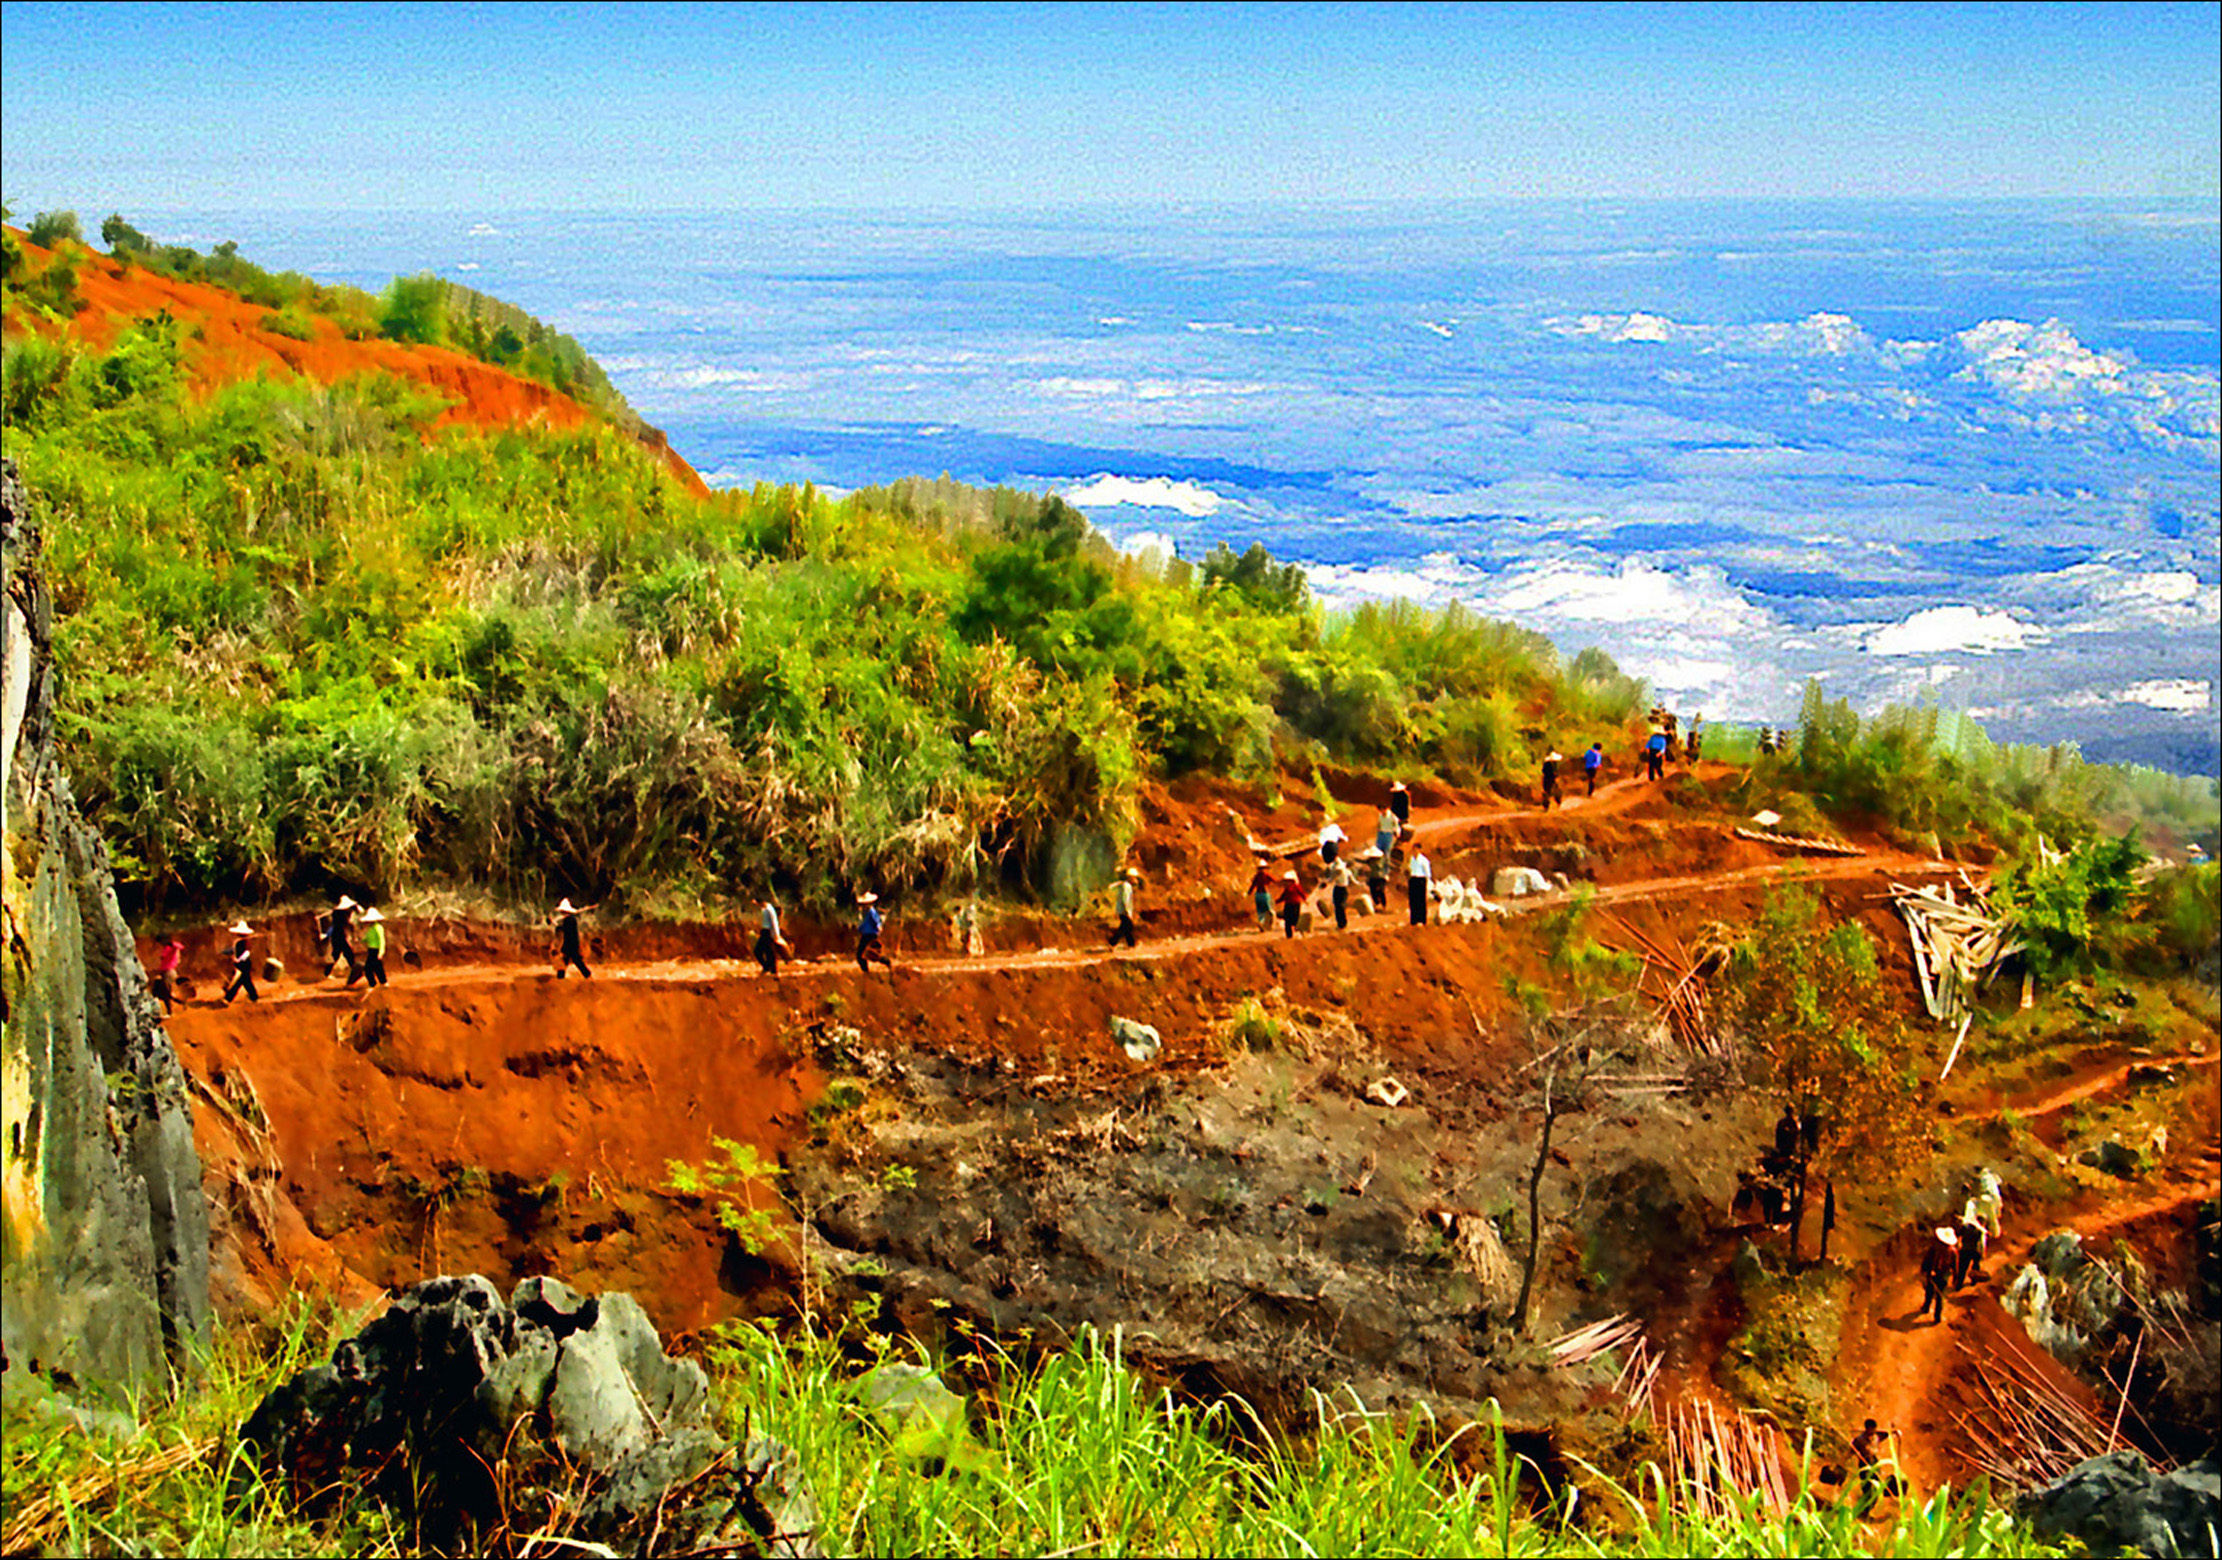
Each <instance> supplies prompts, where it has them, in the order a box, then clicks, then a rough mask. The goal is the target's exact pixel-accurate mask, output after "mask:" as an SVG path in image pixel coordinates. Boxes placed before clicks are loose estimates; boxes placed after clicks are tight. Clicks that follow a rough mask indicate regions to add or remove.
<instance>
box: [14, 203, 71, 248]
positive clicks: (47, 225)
mask: <svg viewBox="0 0 2222 1560" xmlns="http://www.w3.org/2000/svg"><path fill="white" fill-rule="evenodd" d="M23 236H24V237H25V238H27V239H29V240H30V241H31V242H32V243H34V244H36V245H38V246H39V248H41V249H52V248H53V247H54V246H55V245H57V244H61V243H71V244H82V243H83V242H85V230H84V229H83V228H82V227H80V226H78V223H77V213H76V212H74V211H42V212H40V213H39V214H38V215H37V216H35V217H33V218H32V219H31V225H30V226H29V227H27V228H25V229H24V230H23Z"/></svg>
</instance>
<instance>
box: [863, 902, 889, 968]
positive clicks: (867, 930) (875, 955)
mask: <svg viewBox="0 0 2222 1560" xmlns="http://www.w3.org/2000/svg"><path fill="white" fill-rule="evenodd" d="M856 902H857V905H858V907H859V908H860V909H862V910H863V912H864V914H863V915H862V916H860V917H859V918H858V919H857V923H856V967H857V968H858V969H860V970H862V971H863V972H864V973H865V974H867V975H869V974H871V973H872V961H873V960H874V959H877V960H879V961H880V963H881V964H882V965H883V966H885V967H886V968H887V969H889V970H890V971H892V970H893V969H894V968H895V961H894V960H893V959H890V958H889V957H888V956H887V950H886V949H885V948H882V947H881V946H880V932H881V930H882V929H883V925H884V923H882V921H881V920H880V896H879V895H877V894H859V895H857V896H856Z"/></svg>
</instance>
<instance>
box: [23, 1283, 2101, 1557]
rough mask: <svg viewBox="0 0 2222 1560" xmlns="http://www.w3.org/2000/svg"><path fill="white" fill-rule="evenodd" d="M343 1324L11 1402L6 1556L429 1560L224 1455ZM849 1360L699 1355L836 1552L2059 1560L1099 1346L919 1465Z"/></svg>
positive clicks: (1055, 1356)
mask: <svg viewBox="0 0 2222 1560" xmlns="http://www.w3.org/2000/svg"><path fill="white" fill-rule="evenodd" d="M347 1330H348V1329H347V1328H345V1327H344V1326H342V1325H340V1318H338V1317H336V1316H332V1315H328V1314H320V1313H318V1312H316V1311H314V1310H313V1309H311V1308H310V1307H308V1306H307V1305H305V1304H303V1303H301V1302H298V1301H296V1302H295V1303H294V1304H293V1306H292V1307H291V1309H290V1310H289V1311H288V1312H287V1314H286V1317H285V1320H284V1322H283V1324H282V1325H281V1326H280V1327H279V1328H278V1329H277V1330H276V1331H275V1332H271V1333H260V1334H258V1333H251V1332H232V1333H228V1334H226V1335H225V1336H224V1337H223V1338H222V1339H221V1340H220V1343H219V1345H218V1348H217V1350H216V1352H215V1354H214V1357H213V1358H212V1360H211V1362H210V1365H209V1368H208V1369H207V1371H206V1373H205V1374H204V1376H203V1378H202V1381H201V1383H200V1384H199V1385H198V1386H197V1387H196V1388H194V1389H193V1390H191V1391H190V1392H188V1393H187V1394H185V1395H184V1396H182V1397H181V1398H180V1399H179V1400H177V1401H175V1402H172V1403H167V1404H160V1405H151V1406H149V1407H148V1408H147V1410H146V1412H145V1415H144V1421H143V1424H144V1427H143V1428H142V1429H141V1430H140V1431H139V1432H138V1433H137V1434H136V1435H133V1436H130V1437H128V1438H126V1439H120V1440H115V1441H110V1440H108V1439H106V1438H105V1437H102V1436H98V1435H88V1434H86V1433H85V1432H83V1431H81V1430H79V1429H77V1428H76V1427H75V1426H74V1425H71V1424H69V1423H68V1422H67V1421H66V1420H64V1419H62V1418H60V1417H58V1416H57V1415H55V1414H52V1413H50V1412H42V1411H41V1410H40V1409H39V1408H38V1407H36V1406H35V1405H32V1404H30V1403H28V1402H27V1401H25V1400H22V1399H18V1398H16V1397H12V1396H11V1398H10V1400H9V1408H8V1422H7V1426H6V1435H5V1437H4V1438H0V1447H4V1450H0V1491H4V1494H5V1508H6V1511H7V1514H8V1515H7V1521H8V1524H9V1525H10V1534H9V1548H10V1549H11V1551H13V1550H15V1549H17V1548H23V1547H27V1546H26V1545H25V1544H24V1543H23V1542H22V1540H21V1539H19V1538H18V1537H17V1535H16V1525H17V1524H28V1523H30V1522H32V1521H36V1522H37V1523H38V1524H39V1526H38V1529H37V1531H38V1532H39V1533H40V1534H42V1535H43V1536H44V1542H45V1544H46V1545H47V1546H48V1547H49V1548H51V1549H52V1550H53V1551H54V1552H59V1553H65V1554H90V1553H124V1554H175V1555H225V1554H265V1555H273V1556H288V1555H300V1556H312V1555H325V1554H352V1555H366V1556H399V1555H405V1554H413V1553H418V1552H420V1551H419V1550H418V1548H417V1546H416V1544H415V1542H414V1540H413V1538H412V1536H411V1535H410V1534H409V1533H408V1532H407V1530H406V1527H405V1526H404V1524H403V1523H402V1522H401V1521H400V1520H398V1519H397V1518H395V1517H393V1516H391V1515H389V1514H388V1513H387V1512H385V1511H383V1510H381V1509H379V1508H377V1507H375V1506H371V1505H368V1504H363V1503H359V1502H358V1503H354V1504H350V1505H347V1506H343V1507H342V1508H341V1509H340V1510H339V1511H338V1512H337V1513H336V1514H335V1515H334V1516H332V1517H331V1518H329V1519H325V1520H320V1521H311V1520H309V1519H307V1518H305V1517H302V1516H300V1515H297V1514H296V1513H295V1512H294V1511H293V1510H291V1509H290V1508H289V1506H288V1505H287V1503H286V1502H285V1501H284V1500H283V1498H282V1497H281V1495H280V1494H279V1493H278V1492H277V1491H276V1490H274V1489H272V1488H271V1487H269V1486H267V1485H265V1484H264V1483H263V1482H262V1481H261V1479H260V1478H259V1476H258V1475H257V1473H256V1471H255V1469H254V1467H253V1465H252V1461H251V1459H250V1458H249V1457H248V1456H247V1455H246V1454H245V1452H244V1450H243V1449H242V1448H241V1447H240V1446H239V1444H238V1442H237V1441H236V1438H235V1434H234V1433H235V1431H236V1429H237V1427H238V1425H239V1424H240V1423H241V1422H242V1421H243V1420H244V1419H245V1418H246V1416H247V1415H248V1413H249V1412H251V1411H252V1409H253V1407H254V1405H255V1403H256V1402H257V1401H258V1400H259V1399H260V1397H261V1395H262V1394H263V1393H264V1392H266V1391H267V1390H269V1388H271V1387H272V1386H275V1385H276V1384H277V1383H278V1382H280V1381H282V1380H285V1379H287V1378H289V1377H290V1376H291V1375H292V1374H293V1373H294V1372H296V1371H298V1370H300V1369H302V1368H304V1367H306V1366H307V1365H310V1364H313V1363H317V1362H318V1361H320V1360H322V1359H324V1358H326V1357H327V1356H328V1354H329V1351H330V1349H331V1347H332V1346H333V1345H334V1344H335V1343H336V1342H337V1341H338V1340H339V1338H340V1337H341V1336H343V1335H344V1334H345V1332H346V1331H347ZM849 1344H850V1345H860V1346H861V1350H862V1352H863V1353H864V1355H865V1356H866V1357H865V1359H864V1360H863V1361H862V1362H859V1361H858V1360H856V1359H855V1358H854V1357H853V1356H854V1355H855V1353H856V1352H858V1349H857V1348H856V1347H847V1346H844V1345H843V1344H842V1343H837V1342H835V1341H834V1340H832V1339H830V1338H828V1337H826V1336H824V1335H823V1334H820V1333H816V1332H804V1333H802V1334H800V1335H797V1336H790V1337H786V1338H782V1337H779V1336H777V1335H775V1334H773V1333H772V1332H770V1331H768V1330H766V1329H763V1328H760V1327H753V1326H740V1327H735V1328H731V1329H728V1330H726V1331H725V1332H724V1333H723V1334H722V1335H721V1336H720V1337H719V1338H718V1339H717V1340H716V1341H713V1342H712V1344H711V1345H710V1349H709V1364H710V1367H711V1372H712V1380H713V1393H714V1397H715V1400H716V1402H717V1404H718V1408H719V1413H720V1415H721V1418H722V1421H723V1427H724V1428H725V1430H726V1431H727V1432H728V1433H734V1434H744V1433H745V1434H759V1435H771V1436H775V1437H777V1438H779V1439H780V1440H783V1441H785V1442H786V1443H787V1444H789V1445H791V1446H792V1447H794V1448H795V1450H796V1452H797V1454H798V1455H799V1457H800V1459H801V1462H802V1469H803V1474H804V1478H805V1480H806V1482H807V1483H808V1485H809V1487H810V1488H811V1490H812V1491H813V1493H814V1494H815V1496H816V1499H817V1503H818V1507H819V1511H820V1513H821V1527H820V1541H821V1542H822V1543H823V1545H824V1546H825V1549H826V1551H827V1553H829V1554H834V1555H841V1554H888V1555H906V1554H1012V1553H1025V1554H1052V1553H1083V1554H1091V1555H1094V1554H1106V1555H1118V1554H1191V1555H1209V1554H1261V1555H1310V1554H1351V1555H1361V1554H1363V1555H1373V1554H1399V1555H1468V1554H1492V1555H1496V1554H1502V1555H1548V1554H1589V1555H1619V1554H1626V1555H1728V1554H1799V1555H1830V1556H1836V1555H1841V1556H1846V1557H1851V1556H1864V1555H1870V1554H1879V1555H1922V1554H1960V1555H1968V1556H2010V1555H2045V1554H2054V1553H2058V1552H2059V1551H2057V1550H2053V1549H2048V1548H2045V1547H2043V1546H2040V1545H2037V1544H2035V1543H2034V1542H2033V1541H2032V1540H2031V1539H2030V1537H2029V1535H2028V1533H2027V1531H2026V1530H2024V1529H2021V1528H2018V1527H2016V1526H2015V1525H2014V1523H2013V1521H2012V1519H2011V1518H2010V1517H2009V1515H2008V1514H2007V1513H2006V1512H2005V1511H2004V1510H2003V1509H2001V1508H1999V1507H1996V1506H1993V1505H1991V1504H1990V1503H1989V1502H1988V1501H1987V1500H1986V1499H1985V1498H1984V1497H1983V1495H1982V1494H1981V1493H1980V1492H1977V1493H1974V1494H1969V1495H1958V1494H1940V1495H1938V1496H1936V1497H1934V1498H1932V1499H1931V1500H1929V1501H1927V1502H1925V1503H1922V1504H1918V1505H1917V1504H1915V1503H1913V1502H1910V1501H1909V1502H1907V1503H1905V1506H1904V1508H1903V1509H1901V1510H1900V1511H1899V1512H1898V1514H1897V1515H1896V1516H1895V1517H1894V1518H1892V1519H1891V1520H1890V1521H1889V1522H1887V1523H1886V1524H1884V1525H1882V1526H1881V1527H1879V1528H1869V1527H1867V1526H1866V1525H1864V1524H1862V1523H1861V1522H1860V1521H1858V1520H1857V1519H1856V1518H1855V1517H1854V1516H1853V1515H1852V1513H1851V1512H1850V1510H1849V1509H1848V1508H1846V1507H1842V1506H1837V1505H1832V1504H1828V1503H1825V1502H1823V1501H1821V1500H1819V1499H1817V1498H1815V1497H1813V1496H1806V1497H1803V1498H1801V1499H1800V1500H1799V1501H1797V1502H1796V1503H1795V1504H1794V1505H1793V1506H1792V1507H1791V1509H1790V1510H1789V1511H1788V1512H1787V1513H1785V1514H1783V1515H1781V1516H1774V1515H1770V1514H1767V1513H1765V1512H1763V1511H1760V1510H1757V1509H1755V1510H1753V1511H1751V1512H1749V1513H1745V1514H1741V1515H1739V1516H1737V1517H1734V1518H1732V1519H1712V1520H1706V1519H1700V1518H1696V1517H1693V1516H1690V1515H1687V1514H1686V1513H1685V1512H1684V1511H1682V1510H1681V1509H1680V1507H1679V1505H1678V1504H1677V1503H1676V1502H1673V1501H1671V1500H1668V1499H1663V1498H1661V1497H1662V1496H1663V1495H1665V1494H1666V1493H1668V1492H1667V1491H1665V1489H1664V1488H1663V1481H1661V1482H1659V1483H1654V1484H1651V1485H1649V1486H1647V1487H1645V1488H1643V1489H1642V1490H1640V1491H1637V1492H1630V1491H1625V1490H1622V1489H1620V1488H1619V1487H1617V1486H1614V1485H1612V1484H1610V1483H1609V1482H1608V1481H1605V1480H1603V1479H1602V1477H1601V1476H1598V1477H1591V1476H1586V1475H1585V1476H1584V1477H1583V1480H1582V1482H1583V1483H1584V1484H1585V1485H1586V1486H1587V1489H1586V1491H1585V1497H1584V1498H1583V1499H1582V1500H1581V1501H1579V1502H1577V1503H1575V1510H1576V1520H1575V1521H1573V1522H1568V1521H1567V1520H1566V1517H1565V1511H1566V1505H1567V1503H1566V1502H1565V1499H1564V1497H1563V1495H1554V1494H1553V1493H1552V1492H1550V1491H1548V1490H1546V1489H1545V1488H1544V1487H1543V1486H1542V1484H1541V1481H1540V1479H1539V1478H1538V1476H1537V1475H1536V1474H1535V1472H1534V1470H1533V1469H1532V1468H1531V1467H1529V1466H1527V1465H1526V1464H1524V1463H1522V1462H1520V1461H1519V1460H1518V1459H1517V1458H1515V1457H1513V1456H1512V1455H1510V1453H1509V1452H1508V1450H1507V1447H1506V1445H1505V1441H1504V1438H1503V1436H1502V1434H1501V1433H1499V1432H1498V1431H1497V1430H1495V1429H1494V1427H1492V1426H1490V1425H1488V1424H1486V1423H1484V1424H1479V1425H1475V1426H1473V1427H1470V1428H1468V1429H1466V1430H1464V1431H1462V1432H1460V1434H1459V1436H1457V1437H1455V1438H1453V1437H1450V1436H1447V1435H1444V1434H1442V1433H1441V1432H1440V1431H1439V1430H1438V1428H1437V1427H1436V1426H1434V1425H1432V1424H1431V1423H1430V1422H1429V1421H1427V1420H1426V1419H1425V1418H1424V1417H1415V1418H1411V1419H1407V1420H1403V1421H1401V1422H1400V1421H1398V1420H1395V1419H1392V1418H1390V1417H1388V1416H1386V1415H1380V1414H1368V1413H1365V1412H1363V1411H1362V1410H1360V1409H1359V1408H1358V1407H1357V1406H1356V1405H1354V1404H1343V1403H1337V1404H1332V1405H1330V1404H1325V1403H1323V1404H1322V1405H1321V1409H1322V1416H1321V1417H1322V1423H1321V1425H1320V1427H1319V1428H1318V1429H1317V1430H1315V1431H1313V1432H1311V1433H1308V1434H1304V1435H1299V1436H1294V1437H1285V1436H1279V1435H1269V1434H1267V1433H1265V1432H1264V1430H1263V1428H1262V1427H1261V1426H1259V1425H1258V1424H1257V1422H1256V1421H1255V1419H1254V1418H1253V1417H1252V1416H1250V1414H1249V1413H1248V1411H1247V1410H1246V1409H1245V1408H1244V1407H1243V1406H1242V1405H1241V1404H1240V1403H1239V1402H1237V1401H1229V1402H1224V1403H1220V1404H1217V1405H1214V1406H1210V1407H1196V1406H1189V1405H1182V1404H1178V1403H1176V1402H1175V1401H1174V1400H1173V1399H1172V1398H1171V1397H1170V1395H1169V1394H1167V1393H1165V1392H1163V1391H1160V1390H1153V1389H1151V1388H1149V1387H1147V1386H1145V1385H1144V1383H1143V1382H1142V1381H1141V1380H1140V1379H1139V1378H1138V1377H1137V1376H1136V1375H1135V1374H1134V1373H1132V1372H1131V1371H1129V1370H1128V1369H1126V1368H1125V1364H1124V1361H1123V1359H1122V1358H1121V1352H1120V1348H1119V1343H1118V1341H1117V1339H1116V1338H1112V1339H1105V1338H1103V1337H1101V1336H1099V1335H1097V1334H1094V1333H1092V1332H1090V1333H1084V1334H1082V1336H1081V1337H1080V1338H1078V1339H1077V1340H1076V1341H1075V1342H1074V1343H1072V1344H1071V1345H1070V1346H1069V1347H1066V1348H1064V1349H1060V1350H1056V1351H1052V1352H1048V1353H1046V1354H1045V1355H1044V1356H1043V1357H1042V1358H1040V1359H1039V1360H1038V1361H1036V1362H1034V1363H1032V1364H1023V1363H1021V1362H1019V1361H1016V1360H1013V1359H1012V1358H1010V1357H1009V1356H1007V1355H1005V1354H1003V1353H1001V1352H1000V1351H998V1350H994V1349H992V1348H989V1349H987V1350H985V1351H984V1352H983V1353H982V1354H980V1355H978V1356H975V1357H974V1358H973V1359H972V1360H971V1362H970V1365H969V1366H968V1367H967V1369H966V1371H965V1372H964V1373H963V1374H960V1373H959V1371H958V1370H957V1369H956V1368H955V1367H949V1368H946V1369H945V1374H947V1375H948V1376H949V1378H950V1379H951V1380H955V1381H962V1382H964V1383H966V1384H967V1385H971V1386H974V1387H976V1388H977V1389H978V1390H977V1401H976V1402H975V1403H974V1404H973V1406H972V1408H971V1410H970V1415H969V1418H970V1421H971V1423H970V1427H969V1428H970V1434H969V1435H968V1436H967V1437H965V1442H964V1450H965V1453H966V1455H964V1456H962V1457H961V1458H955V1459H946V1458H924V1457H921V1456H919V1455H918V1454H917V1447H916V1446H915V1445H914V1444H913V1442H914V1441H915V1439H916V1438H915V1437H907V1438H906V1436H905V1434H904V1433H903V1431H902V1430H901V1429H900V1428H896V1427H889V1426H885V1425H883V1424H882V1423H881V1421H880V1420H879V1419H878V1418H877V1417H875V1416H874V1415H873V1414H872V1413H871V1412H870V1411H869V1410H868V1409H866V1408H865V1407H864V1405H863V1404H862V1403H861V1402H859V1400H858V1396H857V1392H856V1387H855V1383H856V1381H857V1379H858V1377H859V1375H860V1374H861V1369H860V1364H861V1365H862V1366H871V1365H876V1364H877V1363H879V1362H880V1361H882V1360H883V1359H885V1358H888V1357H890V1356H891V1353H892V1350H891V1347H890V1346H889V1345H888V1344H887V1343H886V1341H885V1340H875V1339H871V1338H869V1337H867V1338H864V1339H856V1338H851V1339H850V1340H849ZM952 1428H955V1427H952ZM1462 1443H1473V1444H1472V1445H1470V1446H1469V1445H1463V1444H1462ZM1461 1469H1464V1470H1471V1471H1460V1470H1461ZM48 1501H51V1502H52V1505H45V1504H44V1503H45V1502H48ZM542 1547H545V1546H542Z"/></svg>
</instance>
